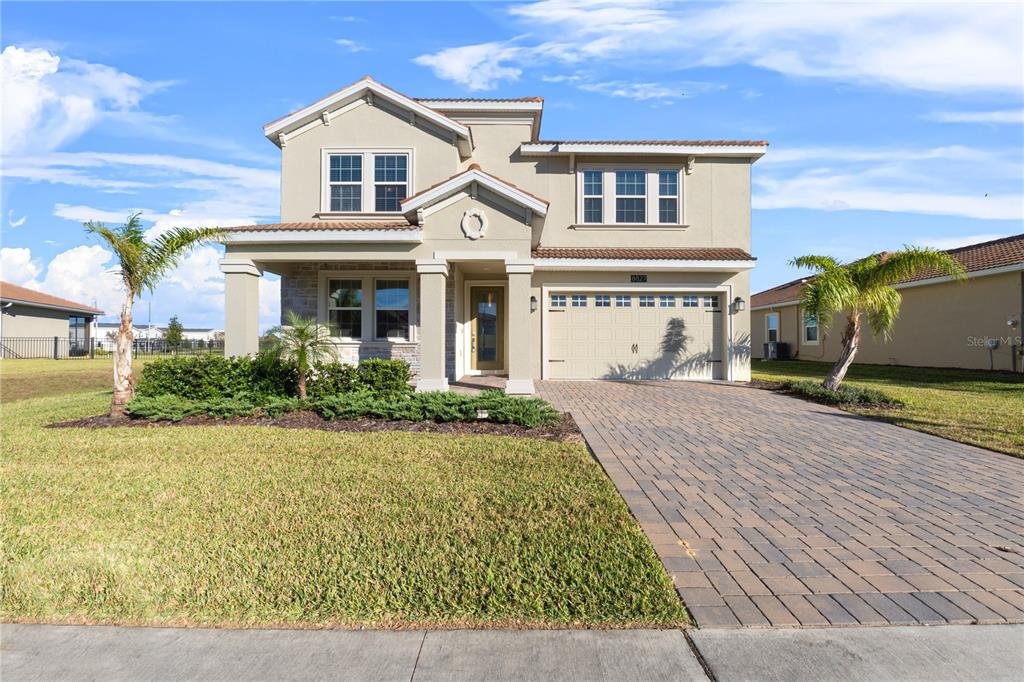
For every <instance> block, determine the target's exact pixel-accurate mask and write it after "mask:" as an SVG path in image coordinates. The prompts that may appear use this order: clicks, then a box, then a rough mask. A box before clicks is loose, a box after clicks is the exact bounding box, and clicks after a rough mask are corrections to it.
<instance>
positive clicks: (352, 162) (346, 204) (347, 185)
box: [328, 154, 363, 212]
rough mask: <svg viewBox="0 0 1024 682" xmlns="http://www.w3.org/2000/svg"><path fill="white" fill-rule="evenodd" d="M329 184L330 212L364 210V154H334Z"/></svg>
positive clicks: (331, 160) (330, 161) (331, 157)
mask: <svg viewBox="0 0 1024 682" xmlns="http://www.w3.org/2000/svg"><path fill="white" fill-rule="evenodd" d="M328 159H329V161H328V163H329V164H330V167H329V176H328V183H329V186H330V193H331V199H330V207H329V208H330V210H331V211H338V212H341V211H352V212H358V211H362V210H363V156H362V154H332V155H330V156H329V157H328Z"/></svg>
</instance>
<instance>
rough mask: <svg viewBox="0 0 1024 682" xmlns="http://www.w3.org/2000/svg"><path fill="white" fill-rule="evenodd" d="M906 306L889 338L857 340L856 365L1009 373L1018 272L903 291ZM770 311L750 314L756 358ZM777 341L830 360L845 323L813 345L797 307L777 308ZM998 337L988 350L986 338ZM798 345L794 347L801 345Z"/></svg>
mask: <svg viewBox="0 0 1024 682" xmlns="http://www.w3.org/2000/svg"><path fill="white" fill-rule="evenodd" d="M900 293H901V294H902V296H903V305H902V308H901V312H900V318H899V320H898V321H897V322H896V327H895V329H894V330H893V334H892V338H891V340H890V341H889V342H888V343H885V342H884V341H883V340H882V339H881V338H878V337H874V336H872V335H871V333H870V331H867V332H866V333H865V334H864V335H863V336H862V339H861V345H860V349H859V351H858V353H857V358H856V362H860V363H865V364H879V365H889V364H891V365H909V366H914V367H961V368H965V369H990V368H992V367H993V366H994V368H995V369H997V370H1009V369H1011V367H1012V366H1013V359H1012V353H1013V350H1012V348H1011V345H1012V341H1013V337H1017V343H1018V344H1019V343H1020V341H1019V336H1020V328H1019V327H1018V328H1017V329H1016V330H1014V329H1011V328H1010V327H1008V326H1007V324H1006V322H1007V320H1008V319H1010V318H1016V319H1020V316H1021V314H1022V313H1024V310H1022V308H1024V304H1022V293H1021V273H1020V272H1010V273H1003V274H997V275H989V276H984V277H973V278H971V279H969V280H968V281H967V282H964V283H959V284H958V283H955V282H944V283H939V284H930V285H924V286H914V287H904V288H901V289H900ZM768 312H770V311H769V310H757V311H754V312H753V313H752V324H753V328H754V346H753V348H754V357H756V358H760V357H762V344H763V343H764V324H765V323H764V318H765V315H766V314H767V313H768ZM777 312H779V313H780V315H781V317H780V334H779V340H780V341H785V342H787V343H790V344H791V345H792V348H793V350H794V352H796V351H799V355H798V358H799V359H801V360H821V361H825V362H834V361H835V360H836V358H837V357H838V355H839V351H840V348H841V344H842V332H843V325H844V323H845V318H844V317H843V316H839V315H837V316H836V317H835V319H834V320H833V324H832V328H831V330H830V331H829V333H828V334H827V335H825V336H824V337H823V338H822V339H821V342H820V343H819V344H818V345H813V344H807V343H804V342H802V340H801V339H802V335H803V329H802V326H801V322H800V320H801V316H800V313H799V306H795V305H791V306H785V307H781V308H778V309H777ZM987 337H988V338H997V339H1001V343H1000V346H999V347H998V348H997V349H995V350H994V351H993V352H992V353H991V357H990V353H989V350H988V348H986V347H985V344H984V339H985V338H987ZM798 342H799V343H798ZM1017 367H1018V369H1020V367H1021V363H1020V361H1019V360H1018V363H1017Z"/></svg>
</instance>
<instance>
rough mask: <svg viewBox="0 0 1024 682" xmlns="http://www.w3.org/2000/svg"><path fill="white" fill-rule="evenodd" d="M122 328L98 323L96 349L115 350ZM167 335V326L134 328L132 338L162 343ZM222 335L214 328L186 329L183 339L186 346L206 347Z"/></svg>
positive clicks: (182, 333) (134, 326)
mask: <svg viewBox="0 0 1024 682" xmlns="http://www.w3.org/2000/svg"><path fill="white" fill-rule="evenodd" d="M120 326H121V325H120V323H118V322H97V323H96V324H95V325H94V329H95V331H94V333H93V335H94V337H95V338H96V344H97V346H96V347H97V348H102V349H104V350H113V349H114V343H115V339H116V336H117V330H118V329H119V328H120ZM166 333H167V325H160V326H157V325H153V326H152V327H151V326H149V325H133V326H132V338H133V339H134V340H135V341H136V342H140V341H160V340H163V338H164V335H165V334H166ZM221 334H223V332H222V331H221V330H220V329H214V328H212V327H184V328H183V329H182V330H181V338H182V341H183V342H185V344H186V345H205V344H208V343H211V342H214V341H217V342H219V341H220V336H221Z"/></svg>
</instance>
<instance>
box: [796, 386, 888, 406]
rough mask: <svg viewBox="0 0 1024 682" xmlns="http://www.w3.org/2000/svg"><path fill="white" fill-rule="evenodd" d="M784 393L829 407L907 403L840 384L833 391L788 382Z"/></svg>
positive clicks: (879, 393) (885, 394) (880, 393)
mask: <svg viewBox="0 0 1024 682" xmlns="http://www.w3.org/2000/svg"><path fill="white" fill-rule="evenodd" d="M781 388H782V390H783V391H786V392H787V393H793V394H796V395H801V396H804V397H805V398H809V399H811V400H815V401H818V402H821V403H827V404H829V405H870V406H878V407H903V406H905V405H906V403H905V402H904V401H902V400H900V399H899V398H895V397H893V396H891V395H889V394H888V393H885V392H884V391H879V390H878V389H876V388H863V387H860V386H851V385H849V384H840V385H839V388H838V389H837V390H835V391H831V390H829V389H827V388H825V387H824V386H822V385H821V384H820V383H818V382H816V381H806V380H805V381H796V380H787V381H783V382H782V386H781Z"/></svg>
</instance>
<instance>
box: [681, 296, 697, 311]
mask: <svg viewBox="0 0 1024 682" xmlns="http://www.w3.org/2000/svg"><path fill="white" fill-rule="evenodd" d="M683 307H684V308H699V307H700V299H699V298H697V296H696V295H695V294H684V295H683Z"/></svg>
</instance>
